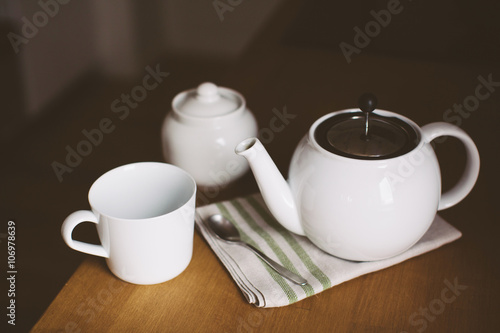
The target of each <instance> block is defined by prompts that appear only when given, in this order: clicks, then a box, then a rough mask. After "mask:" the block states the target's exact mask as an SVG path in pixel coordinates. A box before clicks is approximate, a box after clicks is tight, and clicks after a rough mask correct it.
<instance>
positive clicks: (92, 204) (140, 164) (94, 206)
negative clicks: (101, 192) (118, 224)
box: [88, 162, 197, 222]
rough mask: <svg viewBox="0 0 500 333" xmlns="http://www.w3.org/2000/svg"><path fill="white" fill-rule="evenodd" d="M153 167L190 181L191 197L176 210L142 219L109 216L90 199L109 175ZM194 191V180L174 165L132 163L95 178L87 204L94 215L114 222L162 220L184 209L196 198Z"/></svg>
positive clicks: (195, 186) (195, 189) (195, 187)
mask: <svg viewBox="0 0 500 333" xmlns="http://www.w3.org/2000/svg"><path fill="white" fill-rule="evenodd" d="M153 166H155V167H160V168H168V169H175V170H177V171H178V172H181V173H183V174H184V175H185V176H187V178H188V179H189V181H190V183H191V185H192V188H191V195H190V196H189V198H188V199H187V200H184V201H183V202H182V204H180V205H179V206H178V207H177V208H175V209H173V210H170V211H168V212H166V213H163V214H159V215H155V216H150V217H142V218H127V217H119V216H116V215H115V214H109V213H107V212H104V211H103V210H102V209H100V208H98V207H97V206H98V205H96V203H95V201H94V199H92V197H93V193H94V192H95V191H96V187H97V184H98V183H100V182H102V181H104V178H106V177H109V176H110V175H111V174H114V173H117V172H120V171H121V170H123V169H131V168H136V167H153ZM196 191H197V185H196V182H195V180H194V178H193V177H192V176H191V175H190V174H189V173H188V172H187V171H186V170H184V169H182V168H180V167H178V166H175V165H173V164H169V163H163V162H134V163H129V164H124V165H120V166H118V167H116V168H113V169H110V170H108V171H106V172H105V173H103V174H102V175H101V176H99V178H97V179H96V180H95V181H94V182H93V183H92V185H91V187H90V189H89V192H88V202H89V204H90V207H91V209H92V210H93V211H94V213H96V214H98V215H99V216H106V217H108V218H111V219H115V220H121V221H132V222H133V221H145V220H148V221H151V220H154V219H159V218H163V217H165V216H167V215H169V214H173V213H174V212H176V211H178V210H179V209H181V208H182V207H185V206H186V205H187V204H189V203H190V202H191V201H192V200H193V198H194V197H195V196H196Z"/></svg>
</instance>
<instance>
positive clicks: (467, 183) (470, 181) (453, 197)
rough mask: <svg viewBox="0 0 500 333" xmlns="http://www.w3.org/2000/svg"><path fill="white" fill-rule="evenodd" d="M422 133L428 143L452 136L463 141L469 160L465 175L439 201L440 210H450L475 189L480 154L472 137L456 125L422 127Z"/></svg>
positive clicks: (436, 124) (445, 124) (442, 124)
mask: <svg viewBox="0 0 500 333" xmlns="http://www.w3.org/2000/svg"><path fill="white" fill-rule="evenodd" d="M422 133H423V134H424V140H425V142H427V143H430V142H431V141H432V140H434V139H435V138H437V137H440V136H452V137H455V138H457V139H459V140H460V141H462V143H463V144H464V146H465V152H466V154H467V160H466V164H465V170H464V173H463V174H462V176H461V177H460V179H459V181H458V183H456V184H455V186H453V187H452V188H451V189H450V190H448V191H447V192H446V193H443V194H441V199H440V200H439V206H438V210H443V209H446V208H450V207H451V206H454V205H456V204H457V203H459V202H460V201H462V199H464V198H465V197H466V196H467V194H469V192H470V191H471V190H472V188H473V187H474V184H475V183H476V180H477V177H478V175H479V164H480V163H479V152H478V150H477V147H476V145H475V144H474V141H472V139H471V138H470V136H469V135H468V134H467V133H465V131H464V130H462V129H461V128H459V127H457V126H455V125H452V124H449V123H445V122H437V123H432V124H428V125H425V126H422Z"/></svg>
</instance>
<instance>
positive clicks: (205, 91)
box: [172, 82, 245, 118]
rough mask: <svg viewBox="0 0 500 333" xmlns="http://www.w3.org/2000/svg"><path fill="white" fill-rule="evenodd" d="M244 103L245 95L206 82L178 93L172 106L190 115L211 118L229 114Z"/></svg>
mask: <svg viewBox="0 0 500 333" xmlns="http://www.w3.org/2000/svg"><path fill="white" fill-rule="evenodd" d="M244 104H245V102H244V100H243V97H242V96H241V95H240V94H238V93H237V92H236V91H233V90H231V89H227V88H223V87H218V86H216V85H215V84H213V83H211V82H205V83H202V84H200V85H199V86H198V87H197V88H196V89H191V90H187V91H184V92H181V93H180V94H178V95H177V96H176V97H175V98H174V100H173V102H172V107H173V108H174V110H175V111H177V112H179V113H182V114H185V115H188V116H192V117H200V118H210V117H219V116H223V115H226V114H229V113H231V112H233V111H236V110H238V109H240V108H241V107H242V106H244Z"/></svg>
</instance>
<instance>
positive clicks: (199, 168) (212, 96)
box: [162, 82, 258, 187]
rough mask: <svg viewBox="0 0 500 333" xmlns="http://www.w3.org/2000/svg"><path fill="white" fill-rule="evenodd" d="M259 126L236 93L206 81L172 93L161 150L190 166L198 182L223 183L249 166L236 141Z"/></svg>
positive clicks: (173, 161) (207, 184) (173, 160)
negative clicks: (240, 154)
mask: <svg viewBox="0 0 500 333" xmlns="http://www.w3.org/2000/svg"><path fill="white" fill-rule="evenodd" d="M257 132H258V127H257V121H256V120H255V117H254V115H253V114H252V113H251V111H250V110H249V109H248V108H247V107H246V102H245V98H244V97H243V96H242V95H241V94H240V93H238V92H237V91H234V90H232V89H228V88H223V87H218V86H216V85H215V84H213V83H210V82H205V83H202V84H200V85H199V86H198V87H197V88H196V89H190V90H186V91H183V92H181V93H179V94H178V95H177V96H175V98H174V99H173V101H172V110H171V111H170V112H169V113H168V114H167V117H166V118H165V121H164V123H163V127H162V144H163V156H164V158H165V160H166V162H168V163H171V164H174V165H177V166H179V167H180V168H182V169H184V170H186V171H187V172H189V173H190V174H191V176H192V177H193V178H194V179H195V181H196V183H197V184H198V186H201V187H224V186H226V185H228V184H229V183H230V182H232V181H234V180H236V179H237V178H239V177H241V176H242V175H243V174H244V173H245V172H246V171H247V170H248V169H249V166H248V162H247V161H246V160H245V159H244V158H243V157H241V156H238V155H236V154H235V153H234V147H235V146H236V145H237V144H238V143H239V142H240V141H241V140H243V139H245V138H248V137H252V136H256V135H257Z"/></svg>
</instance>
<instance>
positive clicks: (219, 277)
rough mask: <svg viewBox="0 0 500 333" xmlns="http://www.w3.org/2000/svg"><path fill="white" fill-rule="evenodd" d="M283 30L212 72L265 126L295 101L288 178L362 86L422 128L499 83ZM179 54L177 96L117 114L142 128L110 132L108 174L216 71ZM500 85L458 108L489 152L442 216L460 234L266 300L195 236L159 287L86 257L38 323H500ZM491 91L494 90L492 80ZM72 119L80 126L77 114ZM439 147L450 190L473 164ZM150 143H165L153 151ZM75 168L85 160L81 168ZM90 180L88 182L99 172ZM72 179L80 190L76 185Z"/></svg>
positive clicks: (248, 189)
mask: <svg viewBox="0 0 500 333" xmlns="http://www.w3.org/2000/svg"><path fill="white" fill-rule="evenodd" d="M281 32H282V30H280V28H279V27H275V26H273V25H272V24H271V26H270V27H269V30H268V31H267V34H266V35H265V36H262V37H261V38H260V40H259V42H258V43H256V44H255V45H254V46H253V47H252V48H251V49H250V50H248V52H247V53H246V55H245V56H244V57H242V59H241V60H240V61H239V62H238V63H237V64H234V65H231V66H230V68H231V69H230V70H227V71H224V72H223V74H221V73H219V74H217V75H216V74H214V77H217V79H218V80H219V81H218V82H217V83H219V84H221V85H224V86H229V87H232V88H234V89H236V90H238V91H240V92H241V93H242V94H243V95H244V96H245V97H246V99H247V102H248V105H249V107H250V109H251V110H252V111H253V112H254V113H255V115H256V116H257V119H258V122H259V126H260V128H270V127H269V124H270V121H271V119H272V117H274V116H275V114H274V113H273V109H277V110H280V111H283V110H284V109H285V108H286V110H287V112H288V113H289V114H293V115H294V116H295V118H293V119H291V120H290V121H289V124H287V125H286V126H285V127H284V129H283V130H282V131H280V132H273V133H272V134H273V135H272V138H269V140H267V141H268V142H267V143H266V147H267V148H268V150H269V152H270V155H271V156H272V157H273V158H274V159H275V161H276V164H277V165H278V167H279V168H280V170H281V171H282V173H283V174H285V175H286V174H287V171H288V163H289V160H290V158H291V155H292V153H293V150H294V148H295V146H296V144H297V143H298V141H299V140H300V138H301V137H302V136H303V135H304V134H305V133H306V131H307V129H308V128H309V126H310V125H311V124H312V122H313V121H314V120H315V119H317V118H318V117H319V116H321V115H323V114H326V113H328V112H331V111H335V110H340V109H344V108H349V107H355V106H356V101H357V97H358V96H359V95H360V94H361V93H362V92H365V91H371V92H373V93H375V94H376V95H377V96H378V99H379V107H380V108H382V109H387V110H392V111H395V112H398V113H401V114H403V115H405V116H407V117H409V118H411V119H413V120H415V121H416V122H417V123H418V124H420V125H424V124H427V123H430V122H435V121H444V120H446V118H444V117H445V111H446V110H447V109H449V108H453V105H454V104H463V103H466V100H467V98H468V97H469V96H475V94H476V93H477V89H478V88H477V87H478V85H480V84H482V82H483V81H484V79H486V80H488V78H489V80H490V81H494V82H500V71H499V69H500V67H499V66H498V65H492V64H487V63H484V64H477V63H468V64H464V63H456V64H452V63H444V62H431V61H420V60H412V59H403V58H391V57H385V56H380V55H373V54H369V53H366V54H365V53H361V54H360V55H358V56H357V57H356V59H355V61H353V62H352V63H350V64H347V62H346V61H345V59H344V57H343V56H342V54H340V53H339V52H338V51H336V52H334V51H329V50H323V49H311V48H300V47H295V46H293V45H292V46H290V45H286V44H284V43H277V42H276V40H273V38H276V36H277V35H279V34H280V33H281ZM169 65H170V64H169V63H162V67H163V68H165V69H166V70H167V69H168V71H170V72H171V77H170V78H167V79H166V84H165V85H164V86H161V87H160V88H159V89H161V91H164V92H166V93H161V92H159V91H160V90H159V91H157V92H153V93H152V94H151V96H150V97H149V98H148V100H147V101H145V103H144V104H143V105H141V106H140V108H138V109H137V111H136V114H134V115H133V116H131V119H129V122H128V123H127V124H126V121H124V122H123V123H120V124H119V125H118V124H117V132H118V131H120V132H121V133H116V137H117V138H118V137H120V138H125V137H127V135H130V136H131V138H130V140H129V141H126V142H123V141H120V140H118V139H116V140H115V139H111V136H113V135H115V134H110V139H109V141H108V142H106V143H105V144H104V145H103V146H102V147H99V151H97V150H96V152H95V153H94V154H95V155H93V156H92V158H93V159H97V160H98V159H99V156H101V157H102V158H103V161H104V160H106V161H107V162H106V163H103V164H102V166H99V167H97V165H98V164H92V165H93V166H95V168H96V170H93V171H95V172H94V174H97V171H99V172H100V173H103V172H104V171H106V170H105V169H103V168H104V167H108V166H110V165H113V163H112V162H110V161H113V158H115V160H114V161H119V162H122V161H124V160H126V159H124V158H122V157H121V155H120V154H125V153H130V154H131V155H129V156H128V160H129V162H132V161H137V160H141V159H142V160H146V159H149V160H161V155H160V153H159V152H160V143H159V128H160V127H159V121H160V120H161V119H162V117H163V116H164V114H165V111H166V109H167V108H168V103H169V100H170V99H171V98H172V97H173V96H174V95H175V93H177V92H179V91H181V90H183V89H186V88H189V87H192V86H195V85H196V84H198V83H199V82H197V81H196V82H195V81H194V79H193V78H195V79H200V78H201V79H207V80H208V79H210V77H209V75H208V74H211V72H210V70H207V71H206V72H204V73H205V74H207V75H205V76H203V75H191V74H189V73H190V72H189V70H188V69H187V68H188V67H169ZM190 70H191V71H192V70H193V69H190ZM200 70H203V68H201V69H200ZM212 74H213V72H212ZM169 80H170V81H169ZM495 84H496V85H492V86H490V87H489V89H491V90H490V91H489V92H490V94H489V95H488V98H486V99H484V100H481V101H480V102H479V105H478V106H477V108H476V109H475V110H474V111H473V112H472V111H471V112H467V113H464V114H466V115H465V116H461V115H459V116H458V118H455V121H456V122H458V121H460V124H459V126H460V127H461V128H463V129H464V130H465V131H467V132H468V133H469V134H470V135H471V137H472V138H473V139H474V141H475V142H476V144H477V146H478V149H479V152H480V154H481V161H482V164H481V173H480V177H479V179H478V182H477V184H476V187H475V188H474V190H473V191H472V192H471V194H470V195H469V196H468V197H467V198H466V199H465V200H464V201H463V202H461V203H460V204H458V205H457V206H455V207H452V208H450V209H448V210H446V211H442V212H441V213H440V214H441V216H443V217H444V218H445V219H446V220H447V221H449V222H450V223H451V224H452V225H454V226H455V227H457V228H458V229H459V230H461V231H462V232H463V237H462V238H461V239H459V240H457V241H455V242H453V243H451V244H448V245H446V246H444V247H442V248H440V249H437V250H435V251H432V252H430V253H427V254H424V255H422V256H419V257H416V258H413V259H410V260H408V261H406V262H403V263H401V264H398V265H396V266H393V267H390V268H387V269H384V270H382V271H378V272H374V273H371V274H368V275H365V276H362V277H359V278H356V279H354V280H351V281H348V282H345V283H343V284H341V285H338V286H335V287H333V288H331V289H329V290H326V291H324V292H322V293H320V294H318V295H315V296H312V297H309V298H306V299H305V300H302V301H300V302H298V303H295V304H292V305H290V306H286V307H281V308H270V309H260V308H256V307H255V306H253V305H250V304H248V303H247V302H246V300H245V299H244V297H243V296H242V294H241V293H240V291H239V289H238V288H237V286H236V285H235V283H234V282H233V281H232V279H231V277H230V275H229V274H228V272H227V271H226V270H225V269H224V267H223V266H222V265H221V263H220V262H219V261H218V259H217V257H216V256H215V255H214V253H213V252H212V251H211V250H210V248H209V247H208V246H207V244H206V243H205V242H204V240H203V239H202V238H201V236H200V235H199V234H198V233H195V237H194V253H193V258H192V261H191V263H190V265H189V266H188V268H187V269H186V270H185V271H184V272H183V273H182V274H181V275H180V276H178V277H177V278H175V279H173V280H171V281H168V282H166V283H162V284H158V285H152V286H137V285H132V284H128V283H125V282H122V281H120V280H119V279H117V278H116V277H114V276H113V275H112V274H111V273H110V271H109V270H108V269H107V267H106V264H105V261H104V259H102V258H94V257H88V258H87V259H85V260H84V262H83V263H82V264H81V265H80V266H79V267H78V269H77V270H76V271H75V273H74V274H73V275H72V276H71V278H70V279H69V280H68V282H67V283H66V285H65V286H64V287H63V288H62V290H61V291H60V292H59V294H58V295H57V297H56V298H55V299H54V301H53V302H52V304H51V305H50V306H49V307H48V309H47V310H46V312H45V313H44V315H43V316H42V317H41V318H40V320H39V321H38V323H37V324H36V325H35V326H34V327H33V332H55V331H58V332H59V331H60V332H306V331H307V332H403V331H406V332H424V331H425V332H498V331H500V319H499V316H498V313H499V310H500V287H499V277H500V268H499V267H500V260H499V254H500V250H499V247H498V236H499V235H500V227H499V222H500V221H499V218H498V210H497V209H495V208H496V206H498V204H497V201H498V199H499V196H498V192H497V188H498V186H499V185H500V184H499V177H498V168H499V163H498V160H499V159H498V157H497V156H498V153H499V143H498V142H499V141H500V140H499V139H498V138H497V135H498V133H499V131H498V124H499V123H500V116H499V114H500V113H499V111H500V83H495ZM167 86H168V87H167ZM481 89H482V90H481V91H482V92H486V90H485V89H488V88H481ZM469 100H470V98H469ZM106 107H108V104H106V106H105V107H104V108H106ZM455 115H458V114H455ZM100 117H101V118H102V115H100V116H96V118H95V119H96V120H98V119H99V118H100ZM132 117H134V118H135V119H132ZM457 119H459V120H457ZM75 127H76V128H78V122H77V125H75ZM127 145H129V146H127ZM141 146H144V147H145V146H148V148H147V149H146V152H141V149H140V147H141ZM62 147H64V146H62ZM124 147H125V148H124ZM151 147H153V148H151ZM128 148H129V149H128ZM62 149H63V148H62ZM436 151H437V154H438V157H439V159H440V163H441V168H442V174H443V184H444V185H443V186H444V189H446V188H449V187H450V186H451V185H453V183H454V182H455V181H456V180H457V179H458V177H459V176H460V174H461V172H462V170H463V163H464V157H463V153H464V152H463V149H462V147H461V146H460V144H459V143H457V142H456V141H454V140H447V141H446V142H444V143H440V144H437V145H436ZM149 152H154V153H151V155H150V156H147V154H146V153H149ZM141 154H142V155H141ZM83 168H84V167H83V166H82V170H83ZM78 172H83V171H80V170H75V173H78ZM71 176H72V175H68V178H70V177H71ZM85 181H86V182H88V186H90V184H91V181H92V179H87V178H86V179H85ZM81 187H82V186H78V189H79V190H81ZM66 190H67V191H71V190H72V187H71V182H70V185H67V188H66ZM256 191H257V187H256V185H255V182H254V180H253V177H252V175H251V174H248V175H246V176H245V177H244V178H242V179H241V180H239V181H238V182H237V183H235V184H233V185H232V186H231V187H229V188H227V189H221V190H220V191H218V192H217V193H216V194H213V193H207V192H203V191H201V192H199V195H198V199H199V203H200V204H205V203H208V202H217V201H220V200H225V199H229V198H234V197H237V196H243V195H247V194H251V193H254V192H256ZM80 195H81V196H84V195H85V193H82V194H80ZM415 200H418V198H415ZM69 202H70V201H69V200H67V202H66V203H69ZM66 209H67V213H68V214H69V213H70V212H71V211H74V210H77V209H87V207H85V206H84V207H81V206H77V205H76V204H73V205H70V204H68V205H67V207H66ZM61 222H62V221H61ZM54 237H59V235H54ZM67 251H71V250H70V249H69V248H68V249H67Z"/></svg>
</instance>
